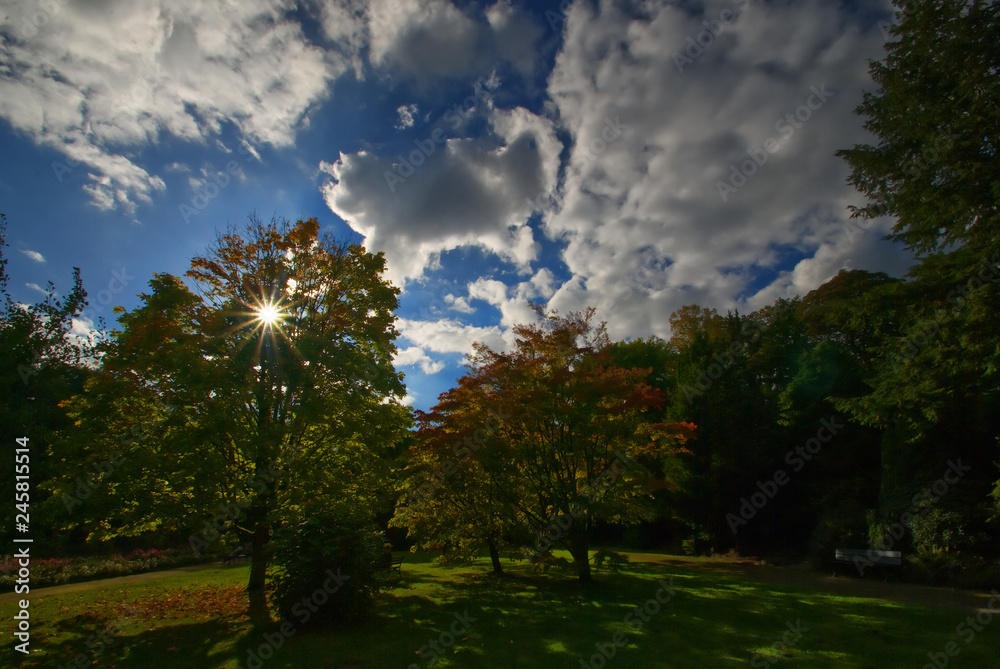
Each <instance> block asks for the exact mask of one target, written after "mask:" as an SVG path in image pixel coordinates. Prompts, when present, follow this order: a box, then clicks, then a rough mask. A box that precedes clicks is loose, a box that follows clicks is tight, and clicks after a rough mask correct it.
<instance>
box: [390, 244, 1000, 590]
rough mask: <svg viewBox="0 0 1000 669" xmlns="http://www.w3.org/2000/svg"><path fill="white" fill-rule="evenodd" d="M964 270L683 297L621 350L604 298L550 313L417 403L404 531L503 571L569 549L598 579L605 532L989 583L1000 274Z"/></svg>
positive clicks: (637, 541) (686, 546)
mask: <svg viewBox="0 0 1000 669" xmlns="http://www.w3.org/2000/svg"><path fill="white" fill-rule="evenodd" d="M974 269H975V272H973V273H971V274H970V275H969V276H968V277H967V278H966V280H965V281H962V282H956V283H955V284H954V285H953V286H952V287H950V288H948V287H946V286H943V285H937V286H935V288H937V290H931V288H930V287H929V286H928V285H927V284H926V282H925V281H922V280H918V279H913V280H910V281H903V280H898V279H893V278H890V277H888V276H886V275H885V274H881V273H871V272H866V271H863V270H853V271H842V272H840V273H839V274H838V275H837V276H836V277H834V278H833V279H831V280H830V281H829V282H827V283H826V284H824V285H822V286H820V287H819V288H817V289H816V290H814V291H812V292H810V293H809V294H808V295H806V296H805V297H802V298H795V299H790V300H789V299H779V300H778V301H776V302H775V303H774V304H772V305H770V306H768V307H765V308H763V309H761V310H759V311H756V312H753V313H750V314H738V313H728V314H725V315H721V314H719V313H717V312H716V311H715V310H713V309H707V308H701V307H698V306H696V305H691V306H687V307H684V308H682V309H680V310H678V311H677V312H675V313H674V314H673V315H672V316H671V318H670V327H671V333H672V335H671V338H670V339H669V340H662V339H658V338H650V339H640V340H634V341H625V342H613V343H612V342H610V341H608V340H607V336H606V334H605V332H604V329H603V324H597V323H596V322H594V320H593V318H594V312H593V311H592V310H589V311H587V312H584V313H582V314H569V315H567V316H566V317H563V318H560V317H558V316H557V315H555V314H551V313H549V314H545V313H543V312H542V310H541V307H539V308H538V311H539V315H540V320H539V322H538V324H535V325H524V326H519V327H518V328H516V329H515V333H516V334H517V344H516V347H515V350H514V351H512V352H509V353H498V352H495V351H491V350H490V349H488V348H485V347H480V348H479V349H478V353H477V355H476V356H474V357H473V359H472V367H471V371H470V373H469V374H468V375H467V376H465V377H463V378H462V379H460V380H459V383H458V385H457V387H456V388H454V389H453V390H451V391H448V392H447V393H444V394H443V395H442V396H441V401H440V403H439V404H438V405H437V406H436V407H435V408H434V409H433V410H432V411H431V412H429V413H423V414H418V419H419V422H420V426H421V429H420V430H419V431H418V432H417V434H416V435H415V437H414V439H413V442H412V443H411V445H410V448H409V454H410V456H409V466H408V468H407V470H406V471H407V473H408V479H407V483H406V485H405V486H404V487H405V489H406V491H407V494H405V495H404V496H403V497H402V498H401V503H400V506H399V507H398V508H397V513H396V517H395V519H394V521H393V522H394V524H396V525H399V526H405V527H407V528H408V530H409V532H410V536H411V538H412V539H414V540H415V541H416V542H417V543H418V544H419V545H420V546H421V547H424V548H428V549H438V550H442V551H444V552H445V554H446V555H448V556H452V557H454V558H457V559H460V558H463V557H467V556H469V555H472V554H475V553H476V552H477V551H480V550H488V551H489V553H490V554H492V555H493V556H494V569H495V570H496V571H500V570H501V569H502V567H500V566H499V565H498V564H497V557H498V556H499V555H500V554H502V553H504V552H505V551H506V552H508V553H510V554H512V555H517V554H518V553H519V552H521V553H522V554H523V555H524V556H527V557H532V558H533V559H537V558H538V555H539V554H541V553H546V552H548V551H549V550H550V549H551V548H554V547H560V548H565V549H567V550H569V551H570V552H571V553H572V554H573V556H574V557H575V558H576V563H577V567H578V570H579V571H580V574H581V576H582V577H586V576H585V574H586V573H587V567H586V566H585V565H584V564H583V563H585V562H586V558H585V556H587V555H588V554H587V552H586V550H587V548H589V547H591V546H592V545H593V544H594V543H595V542H597V543H612V544H617V545H620V546H625V547H633V548H661V549H669V550H674V551H678V552H680V551H686V552H690V553H708V552H712V551H714V552H723V553H724V552H728V551H732V550H735V551H738V552H739V553H741V554H743V555H757V556H765V557H771V558H783V559H788V560H799V559H803V558H811V559H812V560H813V562H814V563H817V564H820V563H823V562H825V561H829V560H830V558H831V557H832V555H833V551H834V549H835V548H838V547H852V548H857V547H873V548H880V549H883V550H901V551H903V552H905V553H906V554H907V558H908V562H909V563H910V565H911V566H912V568H913V571H914V574H916V575H918V576H920V577H924V578H927V579H928V580H934V579H949V580H956V579H959V580H961V579H963V578H964V579H966V580H967V581H974V582H979V581H982V580H984V579H985V580H987V581H989V579H995V578H996V576H997V572H996V559H997V558H998V557H1000V553H998V538H1000V536H998V525H997V521H998V511H1000V506H998V494H997V490H998V489H1000V488H998V485H1000V482H998V477H1000V473H998V469H997V462H995V461H996V459H997V449H996V439H997V436H998V434H1000V432H998V427H1000V425H998V422H997V421H998V418H997V416H998V415H1000V414H998V412H997V408H998V407H997V399H998V398H997V391H996V384H995V378H994V376H993V375H994V370H993V369H992V367H991V363H990V360H989V356H988V354H987V353H988V352H987V351H986V350H984V349H983V347H988V346H989V345H990V344H989V343H988V342H989V341H990V340H992V342H994V344H993V345H995V342H996V337H995V335H993V334H991V333H990V332H989V331H988V327H987V324H986V323H983V322H981V320H980V319H982V318H987V319H993V318H994V316H993V314H994V313H995V312H990V311H988V310H985V309H984V308H983V306H984V305H985V304H988V303H989V301H990V300H993V299H995V297H996V279H997V278H998V277H1000V273H998V270H997V266H996V264H995V263H989V264H981V265H980V266H977V267H974ZM946 288H947V289H946ZM975 332H979V333H981V336H983V338H984V339H983V341H982V342H981V347H980V355H979V356H977V357H970V356H969V355H968V353H967V350H968V347H970V346H971V342H969V343H965V342H966V341H967V340H968V339H969V336H970V334H972V333H975ZM602 481H603V483H602ZM587 575H589V574H587Z"/></svg>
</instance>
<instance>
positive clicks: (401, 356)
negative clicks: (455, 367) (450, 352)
mask: <svg viewBox="0 0 1000 669" xmlns="http://www.w3.org/2000/svg"><path fill="white" fill-rule="evenodd" d="M393 363H394V364H396V365H398V366H400V367H409V366H413V365H419V366H420V371H422V372H423V373H424V374H437V373H438V372H440V371H441V370H442V369H444V366H445V365H444V363H443V362H441V361H440V360H434V359H433V358H431V357H430V356H429V355H427V354H426V353H424V350H423V349H422V348H420V347H419V346H410V347H408V348H404V349H400V350H399V351H398V352H397V353H396V356H395V358H393Z"/></svg>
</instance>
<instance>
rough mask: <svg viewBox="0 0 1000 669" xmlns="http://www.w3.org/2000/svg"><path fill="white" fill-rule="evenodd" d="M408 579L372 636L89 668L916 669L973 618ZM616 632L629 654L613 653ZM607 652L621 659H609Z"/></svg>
mask: <svg viewBox="0 0 1000 669" xmlns="http://www.w3.org/2000/svg"><path fill="white" fill-rule="evenodd" d="M406 564H407V563H405V562H404V568H403V573H402V575H401V576H399V577H398V578H397V577H395V576H394V577H393V581H395V582H396V583H395V585H394V586H393V587H391V589H390V590H389V591H388V592H386V593H385V594H384V595H383V596H382V597H381V598H380V599H379V601H378V604H377V606H376V613H375V617H374V619H373V620H372V621H370V622H368V623H367V624H365V625H361V626H354V627H343V628H339V629H330V630H324V631H319V630H317V631H308V630H306V629H302V628H300V627H294V628H293V634H292V635H290V636H287V637H286V636H284V635H281V634H280V633H279V632H278V631H277V628H271V629H268V630H251V629H250V628H249V626H248V625H246V624H240V623H221V622H213V621H208V622H199V623H186V622H185V623H183V624H177V625H173V626H167V627H161V628H156V629H143V628H137V629H127V630H126V631H125V635H124V636H123V637H121V638H120V639H118V640H117V641H116V643H115V644H113V645H111V646H109V647H108V649H107V650H106V651H105V652H104V654H102V655H101V656H99V657H94V656H93V652H92V651H90V652H89V654H88V657H89V658H90V659H95V660H100V665H102V666H113V667H119V668H120V669H139V668H141V669H149V668H151V667H213V668H216V667H230V668H232V667H236V666H240V667H244V668H247V667H249V668H250V669H256V668H257V667H266V668H267V669H270V668H274V669H286V668H287V669H293V668H294V669H298V668H299V667H336V668H339V669H355V668H364V669H369V668H370V669H383V668H387V669H406V668H407V667H409V666H410V665H413V664H415V665H416V666H417V667H418V668H419V669H424V668H425V667H428V666H429V663H430V660H431V659H436V661H435V663H434V667H435V668H437V667H441V668H450V667H463V668H471V669H476V668H483V669H486V668H493V667H506V666H512V667H513V666H516V667H523V668H526V669H558V668H561V667H565V668H566V669H581V668H584V669H585V668H586V667H589V666H595V667H597V666H604V665H605V664H606V665H607V666H608V667H609V669H613V667H614V666H619V667H643V668H652V669H656V668H659V667H670V668H672V669H686V668H688V667H691V668H694V667H698V668H699V669H701V668H702V667H746V666H747V665H748V664H750V663H751V662H752V661H753V660H754V658H755V655H756V654H758V653H759V654H761V655H760V657H759V658H757V659H758V663H757V664H755V665H752V666H771V665H772V664H774V663H775V662H777V661H778V660H779V659H785V660H789V662H787V664H785V665H783V666H788V667H794V666H808V667H818V668H820V669H823V668H830V669H833V668H834V667H836V668H838V669H839V668H841V667H854V668H863V667H875V666H878V667H880V668H883V667H890V668H891V667H914V666H923V665H924V664H926V662H927V659H926V658H927V653H928V652H934V651H938V650H940V649H941V648H943V647H944V645H945V643H947V642H948V641H952V640H956V639H957V637H955V634H954V632H955V627H956V625H957V624H958V623H960V622H961V621H962V619H963V618H964V616H958V615H956V614H955V613H954V612H948V611H935V610H930V609H925V608H920V607H908V606H901V605H898V604H892V603H886V602H883V601H879V600H870V599H862V598H858V597H845V596H842V595H840V594H837V593H827V592H817V591H816V590H815V589H808V588H800V587H797V586H791V585H786V584H778V583H771V582H764V581H759V580H755V579H752V578H748V577H745V576H743V575H739V574H733V573H732V572H730V571H726V570H724V569H720V570H718V571H716V570H702V569H698V570H691V569H684V568H680V567H677V566H674V565H669V564H662V563H638V562H636V563H632V564H630V565H629V567H628V569H627V570H625V571H623V572H621V573H618V574H614V573H606V572H599V573H595V581H594V582H593V583H589V584H586V585H581V584H579V583H578V582H577V581H576V579H575V578H574V576H573V575H572V574H569V573H564V574H559V573H555V572H554V573H551V574H548V575H545V574H534V573H531V572H530V571H528V570H527V569H526V568H525V567H524V565H518V564H515V565H512V566H511V567H510V568H509V569H508V574H507V575H506V576H505V577H502V578H497V577H494V576H492V575H490V574H489V571H488V567H487V566H485V565H484V564H483V563H481V562H480V563H476V564H473V565H451V566H438V565H434V564H430V561H424V562H416V561H411V562H410V568H409V569H407V567H406ZM504 567H505V569H507V568H508V565H507V564H506V563H505V565H504ZM670 589H673V593H672V594H671V593H670ZM657 594H659V595H660V597H659V598H657ZM637 607H639V609H638V611H637ZM473 619H474V620H473ZM106 622H107V621H103V620H94V619H85V618H84V617H82V616H76V617H72V618H67V619H65V620H64V621H62V623H61V624H60V626H59V628H58V629H57V630H55V634H54V636H60V645H59V647H56V648H53V649H52V650H53V651H54V652H53V653H52V654H51V657H52V658H53V659H58V662H55V663H53V664H34V665H30V666H43V667H48V666H53V667H56V666H66V665H67V664H68V663H69V662H70V661H71V660H72V659H73V656H74V654H75V652H80V651H81V650H84V651H85V650H86V640H87V638H88V635H89V634H93V633H94V632H95V631H97V630H98V629H99V628H100V626H101V625H102V624H106ZM147 623H148V626H149V627H153V626H154V625H155V624H156V623H155V621H147ZM144 624H145V623H144ZM994 628H996V629H994ZM792 630H795V631H796V632H795V633H797V634H798V635H799V636H798V638H795V639H794V643H789V645H788V646H787V647H785V648H779V647H776V646H775V645H774V644H775V642H778V641H780V640H781V639H782V637H783V636H785V635H787V634H791V633H792ZM616 633H618V634H619V635H620V636H619V638H620V639H622V640H623V642H624V646H623V647H619V646H616V645H615V644H614V643H613V637H614V635H615V634H616ZM998 633H1000V625H991V626H989V627H987V628H986V629H985V630H984V631H983V632H982V633H981V634H980V636H979V637H977V638H976V639H975V640H974V643H969V644H968V645H965V644H963V645H962V653H963V657H962V661H963V664H962V666H992V665H991V662H993V661H994V658H993V657H992V655H991V653H992V650H993V648H995V647H997V645H1000V644H998V643H997V638H998ZM786 638H787V637H786ZM64 646H65V648H64ZM602 649H603V650H604V655H607V654H609V653H613V657H611V658H610V659H606V658H604V657H603V656H599V655H598V654H599V653H601V651H602ZM272 650H273V654H272ZM55 651H58V652H55ZM254 658H259V659H260V663H259V664H258V663H256V662H255V661H254ZM248 660H251V661H250V662H249V663H248ZM601 660H604V661H601ZM0 661H2V660H0ZM615 663H617V664H615ZM5 666H14V665H13V664H10V665H5Z"/></svg>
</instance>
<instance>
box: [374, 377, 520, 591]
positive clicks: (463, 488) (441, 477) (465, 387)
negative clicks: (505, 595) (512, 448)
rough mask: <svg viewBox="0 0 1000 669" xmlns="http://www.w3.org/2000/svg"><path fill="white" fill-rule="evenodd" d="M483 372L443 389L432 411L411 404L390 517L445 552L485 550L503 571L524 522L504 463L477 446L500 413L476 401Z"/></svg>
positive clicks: (459, 554)
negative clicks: (408, 437) (414, 428)
mask: <svg viewBox="0 0 1000 669" xmlns="http://www.w3.org/2000/svg"><path fill="white" fill-rule="evenodd" d="M483 381H484V378H483V377H482V375H479V374H476V373H471V374H467V375H465V376H463V377H462V378H460V379H459V380H458V383H457V385H456V386H455V387H454V388H452V389H451V390H448V391H446V392H444V393H442V394H441V396H440V397H439V402H438V404H437V405H436V406H435V407H434V408H433V409H432V410H431V411H430V412H422V411H418V412H417V422H418V425H419V427H420V429H419V431H418V432H417V434H416V435H415V437H414V439H413V441H412V443H411V445H410V448H409V453H408V458H407V466H406V468H405V470H404V473H403V479H402V481H401V490H400V492H401V498H400V500H399V503H398V504H397V506H396V511H395V515H394V516H393V518H392V521H391V524H392V525H394V526H396V527H405V528H407V536H408V537H409V538H410V539H411V540H413V541H415V542H416V544H417V545H418V546H419V547H421V548H423V549H425V550H432V551H433V550H442V551H443V556H444V557H445V558H446V559H459V560H461V559H470V558H472V557H474V556H476V555H478V554H480V552H481V551H483V550H485V551H486V552H488V553H489V556H490V560H491V563H492V566H493V573H494V574H497V575H500V574H502V573H503V565H502V563H501V561H500V557H501V553H502V552H504V551H507V550H510V549H512V548H514V547H515V546H516V542H517V539H518V538H519V535H521V534H523V533H524V531H525V527H524V525H523V524H522V523H520V522H519V521H518V517H517V516H518V513H517V511H516V509H515V508H514V507H513V505H512V504H511V503H510V499H511V498H512V495H510V494H508V493H509V492H510V491H509V489H508V488H509V487H510V486H513V485H516V480H514V477H512V476H511V475H510V474H511V472H510V470H511V466H510V463H503V462H498V461H497V460H496V458H497V457H498V456H499V452H498V451H497V450H496V449H487V450H483V446H484V445H485V444H486V443H487V441H488V440H489V439H490V437H491V435H492V433H493V432H494V431H495V430H496V429H497V427H498V425H499V420H500V418H501V415H500V414H498V413H497V412H496V408H495V407H490V406H486V405H483V404H482V401H483V399H484V398H485V396H486V395H485V392H484V388H483V386H482V382H483Z"/></svg>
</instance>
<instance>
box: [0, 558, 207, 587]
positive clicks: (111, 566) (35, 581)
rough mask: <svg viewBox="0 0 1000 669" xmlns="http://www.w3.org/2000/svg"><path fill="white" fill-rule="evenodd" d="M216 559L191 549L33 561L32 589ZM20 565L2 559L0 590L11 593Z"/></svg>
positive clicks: (11, 559)
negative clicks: (197, 553)
mask: <svg viewBox="0 0 1000 669" xmlns="http://www.w3.org/2000/svg"><path fill="white" fill-rule="evenodd" d="M211 559H215V558H207V557H197V556H196V555H195V554H194V553H192V552H191V551H189V550H181V549H169V550H162V551H161V550H158V549H156V548H151V549H150V550H135V551H132V552H131V553H129V554H128V555H124V556H123V555H108V556H103V557H74V558H44V559H38V558H32V560H31V567H30V568H31V587H33V588H45V587H48V586H51V585H62V584H63V583H79V582H80V581H92V580H94V579H98V578H111V577H114V576H128V575H129V574H141V573H143V572H147V571H156V570H158V569H170V568H171V567H182V566H184V565H189V564H198V563H201V562H207V561H209V560H211ZM18 569H19V565H18V563H17V559H16V558H14V556H12V555H5V556H3V558H0V588H2V589H3V590H4V591H12V590H13V589H14V585H15V582H16V581H17V573H18Z"/></svg>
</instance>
